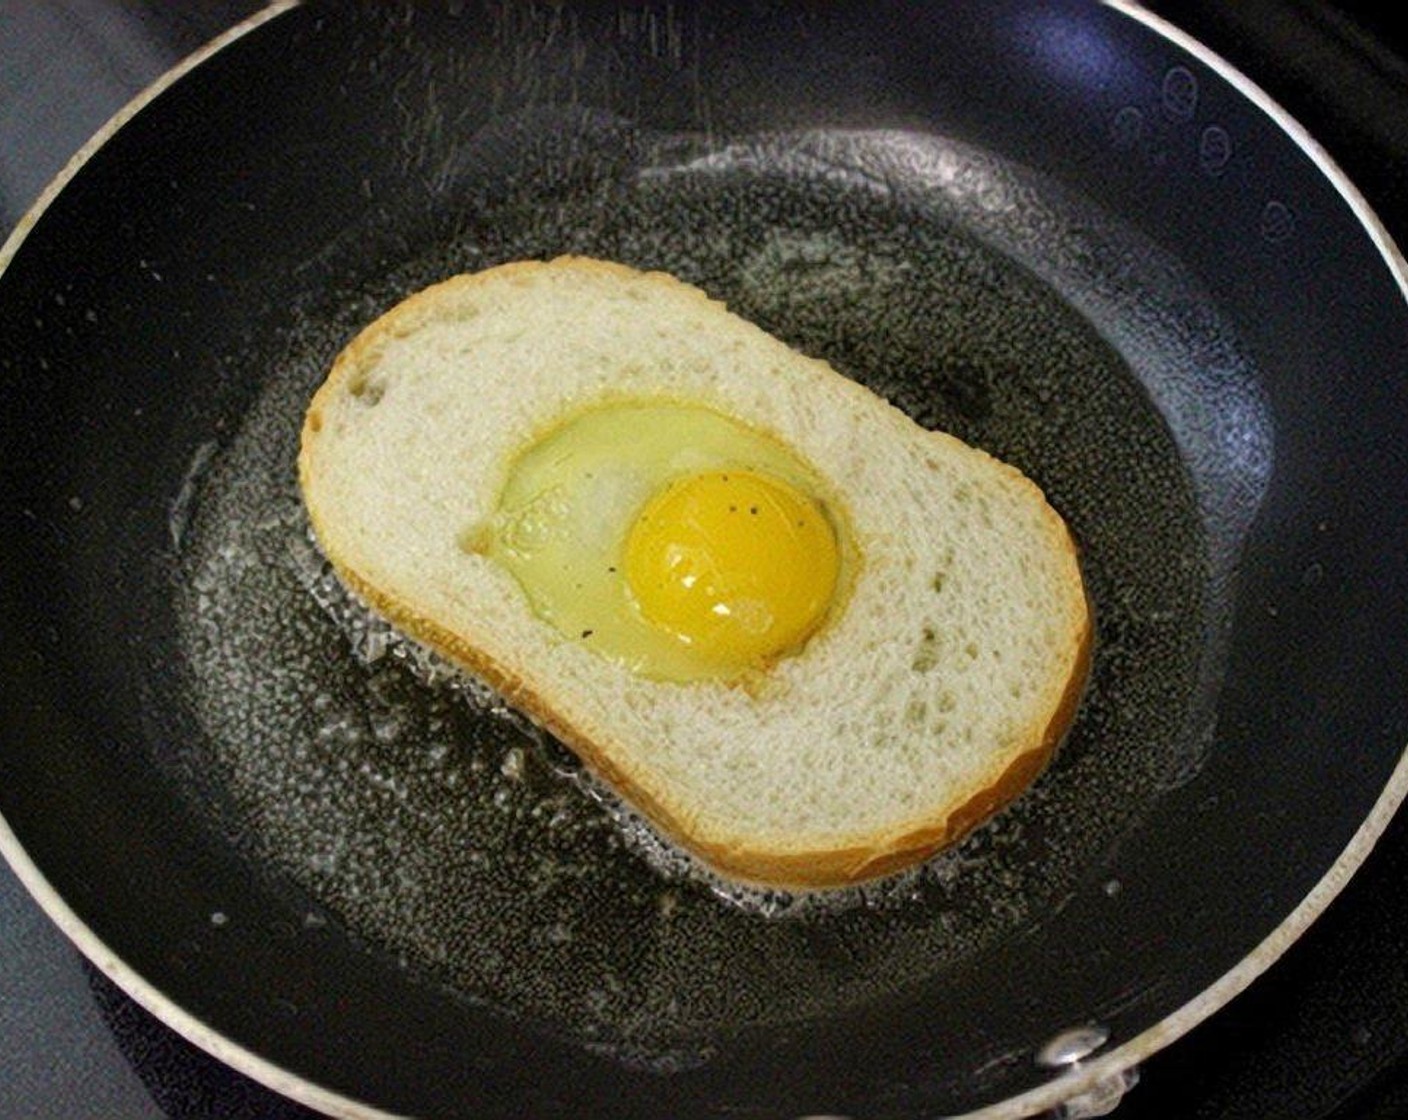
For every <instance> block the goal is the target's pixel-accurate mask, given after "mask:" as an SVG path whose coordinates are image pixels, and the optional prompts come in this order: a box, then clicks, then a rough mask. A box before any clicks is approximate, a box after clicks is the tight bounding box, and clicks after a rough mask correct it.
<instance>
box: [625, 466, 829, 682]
mask: <svg viewBox="0 0 1408 1120" xmlns="http://www.w3.org/2000/svg"><path fill="white" fill-rule="evenodd" d="M625 569H626V581H627V585H628V586H629V588H630V591H631V593H632V595H633V596H634V598H635V601H636V604H637V606H638V607H639V608H640V612H641V614H642V615H643V616H644V617H645V618H646V620H647V621H649V622H651V623H652V624H654V625H655V626H657V627H659V628H660V629H662V630H665V631H666V632H668V633H670V634H672V635H673V636H674V637H675V638H676V639H678V640H679V641H680V642H682V643H684V644H685V645H687V646H689V647H691V648H692V649H694V650H695V651H697V652H698V653H699V654H700V655H702V656H704V657H706V658H709V659H710V660H718V661H720V662H726V663H732V664H740V665H760V664H767V663H769V662H770V661H772V660H773V659H775V658H777V657H779V656H781V655H782V654H785V653H788V652H790V651H792V650H793V649H795V648H796V647H797V646H799V645H801V643H802V642H804V641H805V640H806V639H807V638H808V637H809V636H810V635H811V634H812V632H813V631H814V630H816V628H817V627H818V626H819V625H820V624H821V621H822V619H823V618H824V617H825V615H826V611H827V608H828V606H829V605H830V603H831V599H832V595H833V594H834V592H835V589H836V581H837V577H838V574H839V571H840V556H839V550H838V548H837V544H836V533H835V531H834V530H833V528H832V526H831V522H830V520H829V518H828V517H827V515H826V513H825V511H824V510H823V509H822V508H821V506H820V505H819V504H818V503H817V502H815V501H814V500H812V499H811V498H810V497H808V496H807V495H805V494H803V493H801V492H799V491H798V490H797V489H795V488H794V487H793V486H791V485H789V484H788V483H786V482H783V481H781V480H780V479H777V478H773V477H771V476H768V475H764V474H759V473H755V472H752V471H737V470H729V471H710V472H706V473H703V474H696V475H692V476H689V477H686V478H683V479H677V480H675V481H674V482H672V483H670V484H668V485H667V486H665V487H664V488H663V489H662V490H660V491H659V492H658V493H657V494H656V495H655V496H654V497H653V498H652V499H651V500H650V501H649V502H647V503H646V505H645V508H644V509H643V510H642V511H641V512H640V515H639V516H638V517H637V519H636V521H635V524H634V525H633V526H632V528H631V531H630V535H629V537H628V538H627V541H626V551H625Z"/></svg>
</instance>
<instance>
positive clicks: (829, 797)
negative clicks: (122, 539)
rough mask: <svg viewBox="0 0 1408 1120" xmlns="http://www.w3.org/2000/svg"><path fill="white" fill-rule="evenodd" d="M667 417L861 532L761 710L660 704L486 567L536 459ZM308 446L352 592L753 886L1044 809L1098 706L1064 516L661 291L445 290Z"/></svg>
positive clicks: (400, 327)
mask: <svg viewBox="0 0 1408 1120" xmlns="http://www.w3.org/2000/svg"><path fill="white" fill-rule="evenodd" d="M662 398H664V399H669V400H676V401H680V400H683V401H689V402H696V403H699V404H702V405H705V406H707V407H710V408H713V409H715V410H717V411H719V412H722V413H724V414H726V415H729V416H732V417H734V418H735V419H737V420H739V421H740V422H742V423H744V424H746V425H748V426H750V427H754V428H757V429H761V430H763V431H767V432H771V433H773V434H775V435H776V436H778V437H779V438H781V439H782V440H784V441H785V442H786V443H787V444H788V446H790V447H791V448H792V450H793V451H795V452H796V453H797V454H799V455H800V456H801V457H802V458H803V459H804V460H805V461H806V462H807V463H809V464H810V465H811V466H812V467H813V468H815V470H816V472H817V473H818V474H819V475H820V476H821V477H822V478H823V479H825V480H827V482H828V484H829V485H830V486H831V487H832V488H833V490H834V493H835V494H836V495H838V496H839V499H840V500H841V501H842V502H843V503H844V506H845V512H846V515H847V521H848V523H849V526H850V529H851V531H852V533H853V535H854V544H855V549H856V552H857V554H858V557H859V563H858V564H857V570H856V572H855V574H854V578H853V583H852V586H851V591H850V596H849V599H848V600H847V601H846V602H845V604H844V607H843V609H841V610H840V611H839V612H838V617H836V618H834V619H833V620H831V621H830V622H829V623H828V625H827V626H826V627H825V628H824V629H823V630H821V631H820V632H818V633H817V634H816V635H814V636H813V637H812V639H811V640H810V641H809V642H808V643H807V645H806V646H805V647H804V648H803V649H802V651H801V652H799V653H797V654H796V655H794V656H790V657H786V658H783V659H781V660H780V661H778V662H777V663H776V664H775V665H773V666H772V667H771V669H770V670H768V674H767V679H766V681H765V682H764V687H761V688H742V687H738V686H737V685H736V684H729V683H726V682H722V681H713V680H705V681H695V682H691V683H688V684H678V683H671V682H667V681H659V680H651V679H646V678H644V677H641V676H639V675H636V674H634V673H632V672H631V671H630V670H629V669H628V668H626V667H625V666H623V665H622V664H620V663H619V662H617V661H613V660H611V659H609V658H607V657H604V656H602V655H601V654H599V653H597V652H595V651H594V650H592V649H590V648H588V645H587V644H586V643H583V642H580V641H574V640H572V638H571V637H569V636H567V635H564V634H562V633H561V632H559V631H558V630H557V629H555V628H554V627H553V626H552V625H550V624H549V623H547V622H545V621H543V620H542V619H540V618H539V617H537V615H535V614H534V612H533V610H532V608H531V607H530V605H529V601H528V599H527V597H526V596H525V594H524V593H523V591H522V589H521V588H520V587H519V586H518V585H517V583H516V582H515V580H514V578H513V577H512V576H510V575H509V574H508V573H507V572H506V571H505V570H504V569H503V568H501V567H500V566H499V565H498V564H496V563H495V562H494V561H493V560H492V559H490V558H489V557H487V556H484V555H481V554H477V553H475V552H473V551H472V550H466V548H464V547H463V546H462V535H463V534H464V532H465V531H466V528H467V527H469V526H473V525H476V524H480V523H482V522H484V521H485V519H486V518H488V517H489V515H490V514H491V513H492V511H493V509H494V507H495V504H496V502H497V499H498V496H499V492H500V490H501V488H502V486H503V484H504V480H505V477H506V473H507V470H508V466H509V464H510V463H511V461H512V460H513V459H514V457H515V456H516V455H517V454H518V453H519V452H520V451H521V450H522V448H523V446H524V445H525V443H527V442H528V441H529V440H530V439H531V438H532V437H533V436H534V435H535V434H536V433H541V432H542V431H543V430H544V429H545V428H546V427H548V426H550V425H551V424H552V423H553V422H554V421H555V420H557V419H559V418H560V417H562V416H563V415H564V414H565V413H567V412H569V411H573V410H580V409H581V408H583V407H585V406H588V405H590V404H591V403H592V402H595V401H599V400H604V399H612V400H623V399H624V400H631V399H641V400H659V399H662ZM302 438H303V443H302V451H301V454H300V456H299V479H300V482H301V485H302V488H303V494H304V498H305V501H306V503H307V507H308V512H309V514H310V517H311V519H312V523H313V528H314V531H315V532H316V534H317V538H318V540H319V542H320V544H321V546H322V548H323V550H324V551H325V553H326V555H327V556H328V558H329V559H330V560H331V562H332V563H333V565H334V567H335V568H336V570H337V572H338V573H339V575H340V576H341V578H342V579H343V580H344V582H345V583H346V584H347V585H348V586H349V587H350V588H351V589H352V590H353V591H354V592H355V593H356V594H358V595H359V596H361V597H362V598H363V599H364V600H365V601H366V602H367V603H368V604H370V606H371V607H372V608H373V609H374V610H376V611H378V612H379V613H381V614H383V615H385V616H386V617H387V618H388V619H390V620H391V622H392V623H393V624H395V625H396V626H398V627H399V628H400V629H402V630H403V631H404V632H405V633H407V634H409V635H410V636H412V637H413V638H415V639H417V640H419V641H420V642H422V643H424V644H426V645H428V646H430V647H432V648H433V649H435V650H437V651H439V652H440V653H441V654H443V655H445V656H446V657H448V658H450V659H451V660H453V661H455V662H457V663H458V664H460V665H461V666H463V667H464V668H465V669H467V670H469V671H470V672H472V673H475V674H478V675H480V676H482V677H484V678H485V679H487V680H488V681H489V682H490V683H491V684H493V685H494V686H495V687H496V688H497V689H499V690H500V691H501V692H502V694H503V695H504V696H505V698H506V699H507V700H508V701H509V702H510V703H511V704H513V705H515V706H516V707H518V708H520V709H521V710H522V711H524V712H526V713H527V714H529V715H531V716H532V717H534V718H535V719H536V720H538V721H539V722H540V723H542V724H543V725H544V726H545V727H546V728H547V729H548V730H549V731H550V732H551V733H552V734H554V735H556V736H557V737H559V738H560V739H561V740H562V741H563V742H564V743H565V744H566V745H567V746H569V747H570V748H572V749H573V750H574V751H576V752H577V753H578V754H579V755H580V756H581V757H582V759H583V760H584V761H585V763H586V764H587V765H588V766H589V767H590V768H591V769H592V770H593V771H594V772H595V773H596V774H597V775H598V776H599V777H601V778H602V779H603V780H605V781H606V782H607V783H609V784H610V785H611V786H613V787H614V788H615V789H616V790H617V791H618V792H619V793H620V794H621V795H622V796H623V797H625V798H626V799H627V800H628V801H629V802H631V803H632V804H633V805H634V806H635V807H636V808H638V809H639V810H640V811H642V812H643V813H644V814H645V816H647V817H648V818H649V819H650V820H651V821H653V822H654V824H655V825H656V826H657V827H658V828H659V829H660V830H661V831H662V832H663V833H665V834H666V835H667V836H669V837H671V838H673V839H674V840H675V841H677V842H678V843H679V844H681V845H683V846H684V847H685V848H686V849H688V850H689V851H691V852H693V853H695V854H696V855H697V856H699V857H701V858H702V859H703V860H704V861H705V862H706V863H707V864H709V865H710V866H711V867H712V868H714V869H715V870H716V871H718V872H720V873H722V874H723V875H725V876H728V877H730V878H735V879H741V880H744V881H748V882H753V883H761V884H769V885H779V886H787V887H821V886H831V885H840V884H847V883H853V882H858V881H861V880H864V879H869V878H874V877H877V876H879V875H883V874H886V873H889V872H891V871H894V870H897V869H899V868H902V867H904V866H906V865H908V864H911V863H914V862H916V861H918V860H920V859H921V858H923V857H924V856H926V855H928V854H930V853H932V852H934V851H936V850H937V849H939V848H941V847H944V846H946V845H948V844H951V843H952V842H954V841H956V840H958V839H959V838H961V837H962V836H963V835H965V834H966V833H967V832H969V831H970V830H971V829H973V828H974V827H975V826H977V825H978V824H980V823H981V822H982V821H983V820H985V819H986V818H987V817H988V816H990V815H991V814H992V813H993V812H995V811H996V810H998V809H999V808H1001V807H1002V806H1003V805H1004V804H1006V803H1007V802H1008V801H1009V800H1011V799H1012V798H1013V797H1015V796H1016V795H1017V794H1018V793H1020V792H1021V791H1022V790H1023V789H1024V788H1025V787H1026V786H1027V785H1028V784H1029V783H1030V782H1031V781H1032V780H1033V779H1034V778H1035V777H1036V775H1037V774H1038V773H1039V772H1040V771H1041V770H1042V768H1043V767H1044V766H1045V764H1046V762H1047V761H1048V759H1049V758H1050V757H1051V754H1052V752H1053V750H1054V748H1055V746H1056V744H1057V741H1058V739H1059V738H1060V736H1061V735H1062V734H1063V732H1064V731H1065V729H1066V727H1067V725H1068V723H1069V721H1070V719H1071V717H1072V715H1073V713H1074V710H1075V708H1076V705H1077V703H1078V699H1079V695H1080V691H1081V688H1082V685H1083V682H1084V678H1085V673H1086V668H1087V664H1088V659H1089V647H1090V635H1091V621H1090V616H1089V611H1088V608H1087V602H1086V596H1085V591H1084V587H1083V584H1082V581H1081V575H1080V569H1079V564H1078V561H1077V554H1076V549H1075V545H1074V543H1073V542H1072V539H1071V536H1070V534H1069V532H1068V531H1067V529H1066V526H1065V524H1064V522H1063V521H1062V520H1061V518H1060V517H1059V516H1058V515H1057V514H1056V513H1055V512H1054V511H1053V510H1052V509H1051V508H1050V506H1048V505H1047V503H1046V501H1045V500H1044V498H1043V497H1042V494H1041V492H1040V490H1038V488H1037V487H1036V486H1035V485H1034V484H1033V483H1032V482H1030V481H1029V480H1027V479H1026V478H1025V477H1024V476H1023V475H1022V474H1021V473H1019V472H1018V471H1017V470H1015V469H1014V468H1012V467H1009V466H1007V465H1005V464H1003V463H1001V462H999V461H997V460H996V459H993V458H992V457H991V456H989V455H987V454H986V453H985V452H982V451H980V450H977V449H975V448H972V447H969V446H968V445H966V444H964V443H962V442H960V441H959V440H956V439H954V438H952V437H950V436H948V435H944V434H942V433H937V432H930V431H926V430H924V429H922V428H920V427H919V426H918V425H916V424H915V423H913V422H912V421H911V420H910V419H909V418H908V417H907V416H905V415H904V414H903V413H901V412H900V411H898V410H897V409H895V408H893V407H891V406H890V405H888V404H887V403H885V402H884V401H883V400H881V399H880V398H879V397H877V396H875V395H874V394H873V393H871V392H870V391H869V390H867V389H864V388H862V387H861V386H859V385H857V384H856V383H855V382H852V381H850V380H849V379H847V378H844V377H842V376H841V375H839V374H837V373H836V372H835V371H833V370H832V369H831V368H830V367H829V366H828V365H826V364H825V363H824V362H821V361H817V360H814V359H811V358H807V357H804V356H802V355H801V354H798V353H796V352H795V351H793V350H791V349H789V348H788V347H787V346H785V345H784V344H783V343H781V342H779V341H778V340H777V339H775V338H773V337H772V336H771V335H768V334H767V333H765V332H764V331H762V330H760V329H758V328H757V327H755V326H753V325H751V324H749V323H747V322H745V321H744V320H742V319H739V318H738V317H737V316H735V315H733V314H731V313H730V312H728V311H727V310H726V309H725V308H724V306H723V305H722V304H720V303H717V302H714V301H711V300H710V299H708V298H707V297H706V296H705V295H704V294H703V293H702V292H700V291H699V290H698V289H696V288H693V287H690V286H689V285H686V284H683V283H681V282H679V281H677V280H675V279H673V278H671V277H669V276H667V275H665V274H663V273H643V272H637V271H635V270H633V269H629V268H626V267H624V266H621V265H615V264H608V263H605V262H600V261H593V260H587V259H583V258H561V259H558V260H554V261H551V262H547V263H543V262H521V263H517V264H510V265H504V266H501V267H497V268H491V269H488V270H487V271H484V272H481V273H478V274H475V275H470V276H458V277H455V278H453V279H450V280H447V281H445V282H444V283H441V284H438V285H435V286H433V287H431V288H428V289H426V290H424V291H422V292H420V293H418V294H416V295H413V296H411V297H410V298H408V299H407V300H405V301H404V302H403V303H401V304H399V305H398V306H396V307H394V308H393V309H392V310H391V311H389V312H387V313H386V314H385V315H383V316H382V317H381V318H380V319H378V320H377V321H376V322H374V323H373V324H371V325H370V326H369V327H367V328H366V329H365V330H364V331H362V333H361V334H360V335H358V337H357V338H356V339H354V340H353V341H352V343H351V344H350V345H349V346H348V347H347V348H346V349H345V350H344V351H343V353H342V354H341V355H340V356H339V357H338V359H337V361H336V363H335V364H334V366H333V368H332V370H331V372H330V373H329V375H328V377H327V380H326V382H325V383H324V384H323V386H322V387H321V388H320V389H319V390H318V392H317V394H316V395H315V397H314V398H313V401H312V403H311V405H310V407H309V409H308V413H307V417H306V420H305V425H304V428H303V437H302Z"/></svg>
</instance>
